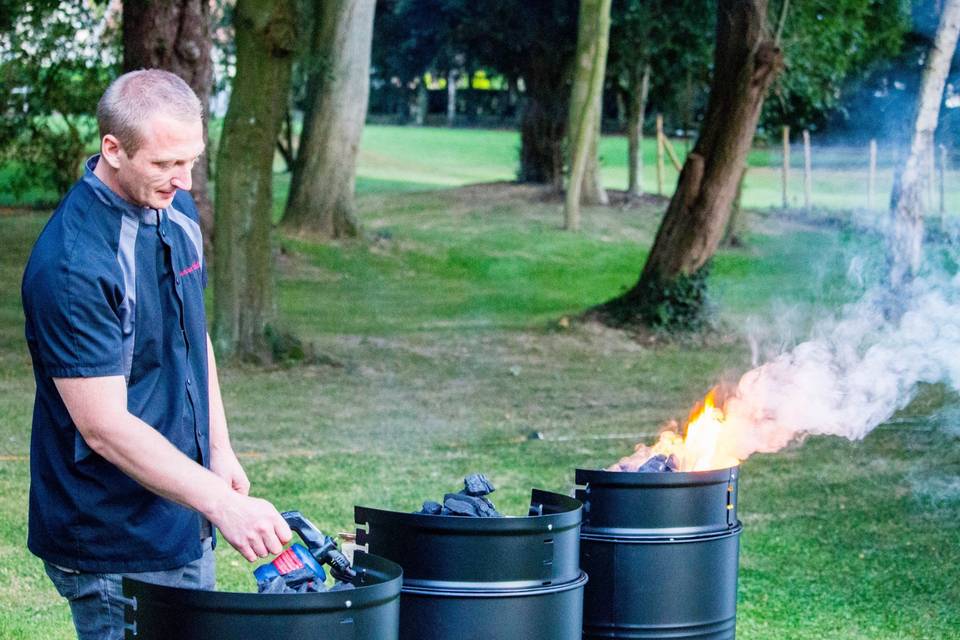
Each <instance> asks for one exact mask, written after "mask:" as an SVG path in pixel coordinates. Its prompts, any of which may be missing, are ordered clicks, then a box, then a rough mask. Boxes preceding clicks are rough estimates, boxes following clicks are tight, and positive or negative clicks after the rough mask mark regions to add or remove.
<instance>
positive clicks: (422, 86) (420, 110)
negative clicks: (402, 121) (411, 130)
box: [413, 75, 430, 127]
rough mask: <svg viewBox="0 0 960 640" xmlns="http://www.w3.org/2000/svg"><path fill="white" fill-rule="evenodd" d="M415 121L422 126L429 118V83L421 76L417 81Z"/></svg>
mask: <svg viewBox="0 0 960 640" xmlns="http://www.w3.org/2000/svg"><path fill="white" fill-rule="evenodd" d="M414 105H415V106H414V117H413V121H414V122H415V123H416V125H417V126H418V127H422V126H423V124H424V122H425V121H426V119H427V111H428V110H429V109H430V94H429V93H428V92H427V85H426V83H424V81H423V76H422V75H421V76H420V82H418V83H417V96H416V102H415V103H414Z"/></svg>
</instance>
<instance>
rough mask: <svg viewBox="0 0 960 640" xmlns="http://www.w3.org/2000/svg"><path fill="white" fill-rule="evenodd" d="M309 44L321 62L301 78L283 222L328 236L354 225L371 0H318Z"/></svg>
mask: <svg viewBox="0 0 960 640" xmlns="http://www.w3.org/2000/svg"><path fill="white" fill-rule="evenodd" d="M321 6H322V7H323V15H321V16H318V18H317V28H316V29H315V30H314V34H313V37H312V38H311V40H312V42H311V45H310V48H311V51H312V52H313V55H314V56H315V57H316V58H317V59H319V60H323V61H324V62H325V64H324V68H323V69H320V70H317V71H314V72H313V73H312V74H311V75H310V78H309V80H308V83H309V84H308V102H309V104H308V107H307V111H306V112H305V113H304V127H303V135H302V137H301V139H300V146H299V151H298V153H297V160H296V163H295V165H294V171H293V179H292V180H291V183H290V197H289V199H288V200H287V209H286V213H285V215H284V218H283V223H284V226H286V227H288V228H290V229H293V230H296V231H312V232H316V233H319V234H321V235H323V236H326V237H328V238H341V237H348V236H349V237H352V236H356V235H357V234H358V233H359V230H360V229H359V225H358V223H357V219H356V213H355V205H354V188H355V185H356V177H357V152H358V151H359V147H360V136H361V135H362V134H363V124H364V120H365V119H366V115H367V99H368V97H369V94H370V47H371V44H372V40H373V13H374V7H375V6H376V2H375V0H330V1H329V2H324V3H321Z"/></svg>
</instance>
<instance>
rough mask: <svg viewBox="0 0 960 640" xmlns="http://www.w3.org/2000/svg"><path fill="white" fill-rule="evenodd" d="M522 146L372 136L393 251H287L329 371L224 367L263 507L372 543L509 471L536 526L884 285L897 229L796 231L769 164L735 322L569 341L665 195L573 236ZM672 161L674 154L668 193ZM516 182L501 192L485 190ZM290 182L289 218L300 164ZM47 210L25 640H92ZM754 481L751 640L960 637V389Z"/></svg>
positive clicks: (344, 247)
mask: <svg viewBox="0 0 960 640" xmlns="http://www.w3.org/2000/svg"><path fill="white" fill-rule="evenodd" d="M517 144H518V139H517V136H516V135H515V134H513V133H508V132H499V131H479V130H453V131H449V130H441V129H413V128H410V129H402V128H395V127H368V128H367V130H366V132H365V138H364V143H363V147H362V153H361V161H360V179H359V181H358V190H359V192H360V193H361V196H360V198H359V206H360V217H361V219H362V221H363V223H364V226H365V229H366V232H367V238H366V239H365V240H363V241H361V242H350V243H334V244H330V245H320V244H315V243H311V242H307V241H305V240H302V239H294V238H288V237H279V238H278V239H277V247H278V270H279V296H278V297H279V308H280V311H281V316H282V318H283V321H284V323H285V325H286V326H287V327H289V328H291V329H293V330H295V331H296V332H297V333H299V334H300V335H301V336H303V337H305V338H307V339H309V340H311V341H312V342H314V344H315V345H316V346H317V348H318V350H319V351H320V352H321V353H323V354H324V355H325V356H328V358H327V360H328V364H322V365H321V364H318V365H310V366H297V367H292V368H276V369H260V368H249V367H243V366H236V367H226V368H224V370H223V371H222V380H221V383H222V386H223V388H224V392H225V399H226V404H227V409H228V414H229V417H230V424H231V432H232V435H233V441H234V444H235V447H236V448H237V450H238V451H239V452H240V455H241V457H242V460H243V461H244V463H245V465H246V467H247V470H248V473H249V474H250V477H251V479H252V481H253V484H254V488H253V492H254V493H256V494H258V495H261V496H264V497H267V498H269V499H271V500H273V501H275V503H276V504H277V506H278V507H280V508H282V509H300V510H302V511H304V512H305V513H306V514H308V516H309V517H311V518H312V519H313V520H314V521H315V522H316V523H317V524H318V525H320V526H321V527H322V528H324V530H325V531H329V532H338V531H349V530H351V529H352V507H353V505H355V504H365V505H371V506H387V507H391V508H396V509H409V510H414V509H416V508H417V507H418V505H419V503H420V502H421V501H422V500H424V499H437V498H439V497H441V496H442V495H443V493H444V492H446V491H448V490H452V489H455V488H457V487H458V485H459V484H460V482H461V478H462V477H463V476H464V475H466V474H467V473H470V472H473V471H483V472H485V473H486V474H487V475H488V476H489V477H490V478H492V479H493V481H494V483H495V484H496V485H497V486H498V487H499V489H498V491H497V492H496V493H495V494H494V495H493V498H494V501H495V502H496V503H497V505H498V506H499V507H500V508H501V510H503V511H506V512H508V513H513V514H519V513H523V512H524V511H525V504H526V501H527V500H529V490H530V488H531V487H541V488H545V489H551V490H556V491H564V492H566V491H570V490H571V489H572V481H573V470H574V469H575V468H576V467H598V466H606V465H607V464H609V463H611V462H613V461H615V460H616V459H617V458H618V457H619V456H621V455H623V454H625V453H628V452H629V451H631V450H632V445H633V443H635V442H637V441H638V440H642V439H648V438H650V437H652V436H653V435H654V434H656V432H657V431H658V429H659V428H660V426H661V425H662V424H663V423H664V422H665V421H666V420H667V419H670V418H682V417H683V416H684V415H685V414H686V412H687V410H688V409H689V407H690V406H691V405H692V404H693V403H694V402H695V401H696V400H697V399H698V398H699V397H700V396H701V395H702V394H703V393H704V392H705V391H706V390H707V389H708V388H709V387H710V386H712V385H713V384H714V383H715V382H717V381H718V380H720V379H723V378H730V377H734V378H735V377H736V376H738V375H739V374H740V373H742V372H743V371H745V370H746V369H748V368H750V366H751V349H750V346H749V343H748V341H747V340H746V335H747V334H748V333H750V334H751V335H752V336H754V337H755V338H757V339H758V340H759V341H760V345H761V347H763V346H766V347H773V346H774V345H776V344H777V343H778V341H779V340H780V339H782V338H783V337H784V336H785V335H787V334H790V335H792V336H793V338H788V339H787V340H786V342H787V343H788V344H789V342H790V341H791V340H796V339H798V338H802V337H803V336H804V335H806V334H807V332H808V331H809V328H810V326H811V324H812V323H813V322H814V321H815V320H816V319H818V318H821V317H824V316H827V315H830V314H832V313H834V312H836V310H838V309H839V308H840V306H841V305H842V304H843V303H844V302H846V301H849V300H851V299H853V298H854V297H855V296H856V293H857V292H856V291H855V290H854V289H852V288H851V286H850V285H848V283H847V278H846V273H847V267H848V265H849V261H850V259H851V258H852V257H854V256H859V257H860V259H862V260H864V261H865V264H866V272H867V274H868V275H869V274H870V273H871V269H872V268H877V269H879V268H880V266H881V264H882V261H881V260H880V259H879V250H880V247H881V246H882V244H881V242H880V241H879V239H878V238H877V237H875V236H874V235H872V234H871V233H869V232H867V231H864V229H863V228H861V227H859V226H852V225H848V224H845V223H844V220H846V219H847V217H848V215H849V214H848V212H847V210H846V209H840V208H838V209H836V210H835V211H831V212H828V213H829V216H830V222H831V224H821V223H820V222H818V221H816V220H814V221H810V220H807V221H806V222H804V223H801V222H798V221H797V219H796V218H794V217H789V216H781V215H779V214H778V213H777V212H775V211H772V210H769V209H768V207H769V206H770V205H775V204H778V203H779V197H780V196H779V193H780V192H779V182H778V179H779V178H778V177H777V175H776V173H775V172H774V170H773V169H767V170H765V169H757V170H756V171H754V170H751V173H750V174H749V175H750V176H751V178H750V179H751V180H756V181H757V184H758V187H757V189H758V190H757V191H755V192H751V191H748V192H747V193H748V196H747V198H746V202H747V204H748V205H750V206H751V207H753V208H754V212H753V213H751V215H750V216H749V228H750V233H749V235H748V238H747V239H748V243H747V245H746V247H744V248H742V249H738V250H725V251H723V252H721V254H720V255H719V256H718V258H717V260H716V263H715V267H714V271H713V275H712V276H711V281H710V286H711V290H712V292H713V293H714V296H715V301H716V304H717V308H718V318H719V320H718V326H717V328H716V330H715V331H713V332H711V333H710V334H708V335H705V336H700V337H697V338H691V339H690V340H686V341H680V342H676V341H664V340H662V339H659V338H657V337H656V336H631V335H626V334H623V333H620V332H615V331H611V330H608V329H603V328H600V327H597V326H594V325H590V324H587V325H584V324H581V323H578V322H576V321H574V322H572V323H571V326H570V327H569V328H564V327H563V326H562V323H561V322H560V320H561V319H562V318H564V317H568V318H574V319H575V316H576V314H578V313H579V312H581V311H583V310H584V309H586V308H588V307H589V306H591V305H593V304H596V303H598V302H602V301H604V300H606V299H608V298H609V297H610V296H612V295H614V294H616V293H617V292H619V291H621V290H622V289H623V287H626V286H629V285H630V284H632V283H633V281H634V280H635V279H636V276H637V274H638V272H639V269H640V267H641V265H642V263H643V259H644V257H645V252H646V251H647V249H648V248H649V245H650V242H651V240H652V236H653V233H654V232H655V230H656V227H657V224H658V222H659V217H660V215H661V214H662V211H663V208H664V206H665V200H662V199H657V198H652V197H651V198H645V199H644V200H642V201H641V202H640V203H637V204H635V205H632V206H630V207H624V206H614V207H610V208H596V209H588V210H587V211H585V215H584V230H583V232H582V233H580V234H569V233H566V232H563V231H561V230H560V223H561V218H562V213H561V203H560V201H559V200H557V199H556V198H554V197H551V196H549V194H546V193H544V192H543V191H542V190H539V189H537V188H529V187H522V186H517V185H512V184H508V183H502V181H508V180H510V179H511V178H512V176H513V174H514V172H515V168H516V167H515V164H514V163H515V156H516V147H517ZM681 148H682V147H681ZM624 151H625V141H624V140H623V139H619V138H610V139H606V140H605V141H604V146H603V156H604V161H605V165H606V166H607V167H608V169H606V170H605V179H607V181H608V186H615V185H618V184H622V183H623V182H624V180H625V175H624V173H625V171H624V170H623V166H622V161H621V160H618V158H622V156H623V152H624ZM770 153H773V152H769V151H764V150H759V151H757V152H756V153H755V154H754V157H755V162H757V163H760V162H761V161H762V160H763V157H764V155H765V154H770ZM837 154H838V157H839V156H841V155H843V154H842V153H841V152H839V151H838V152H837ZM768 160H769V158H768ZM778 161H779V160H778V159H776V160H772V161H770V162H778ZM863 170H865V167H864V169H863ZM652 171H653V163H652V148H650V149H648V153H647V173H646V176H645V177H646V184H647V185H648V186H653V185H654V184H655V183H654V182H653V172H652ZM857 171H859V170H857ZM674 177H675V174H674V176H673V177H670V179H669V181H668V183H669V184H671V185H672V182H673V180H674ZM822 179H823V183H824V184H825V185H826V184H828V183H829V185H831V186H830V189H831V190H832V191H831V193H832V194H833V195H831V196H828V195H824V197H825V198H828V197H829V198H832V199H831V200H830V201H829V204H831V205H832V206H835V207H850V206H855V205H856V204H857V203H856V202H855V199H856V197H859V196H855V194H857V193H862V188H863V185H864V182H865V181H864V179H863V176H862V175H861V174H860V173H857V172H856V171H853V170H852V169H851V170H849V171H847V170H845V169H843V168H842V167H834V168H832V169H831V170H830V173H829V175H824V176H823V178H822ZM489 181H501V183H500V184H495V185H488V186H464V185H468V184H471V183H475V182H489ZM277 185H278V193H277V202H278V203H280V202H282V198H283V195H284V190H285V187H286V177H285V176H283V175H280V174H278V176H277ZM827 191H828V189H827V187H826V186H825V187H824V193H825V194H826V193H827ZM752 193H755V194H756V195H752ZM765 193H766V194H768V195H763V194H765ZM881 193H884V194H885V193H886V191H881ZM864 198H865V196H864ZM885 198H886V196H885V195H884V196H883V199H884V200H885ZM48 214H49V211H43V210H41V211H30V210H25V209H10V208H8V209H4V210H3V212H2V215H0V239H2V240H0V242H2V251H0V584H2V585H3V586H2V587H0V638H30V639H38V640H39V639H44V640H46V639H59V638H69V637H71V632H72V628H71V626H70V621H69V613H68V610H67V607H66V605H65V604H64V603H63V602H62V601H61V600H60V599H59V598H58V597H57V596H56V594H55V592H54V590H53V588H52V586H51V585H50V584H49V582H48V580H47V579H46V577H45V576H44V575H43V571H42V568H41V564H40V562H39V561H38V560H37V559H36V558H34V557H33V556H31V555H30V554H29V552H27V551H26V549H25V538H26V510H27V506H26V496H27V491H28V481H29V459H28V454H29V431H30V429H29V425H30V412H31V408H32V394H33V378H32V373H31V369H30V363H29V357H28V354H27V351H26V347H25V345H24V342H23V338H22V314H21V311H20V306H19V281H20V276H21V273H22V268H23V265H24V262H25V260H26V256H27V255H28V253H29V249H30V246H31V244H32V242H33V239H34V238H35V237H36V235H37V234H38V233H39V231H40V229H41V228H42V225H43V224H44V222H45V220H46V217H47V216H48ZM878 216H879V214H878ZM861 217H862V215H861ZM838 221H839V222H838ZM948 251H949V248H948ZM563 324H565V323H563ZM329 363H333V364H329ZM810 400H811V402H815V401H816V399H815V398H811V399H810ZM533 432H539V433H540V434H542V436H543V439H529V436H530V434H531V433H533ZM742 478H743V480H742V484H741V487H740V515H741V518H742V519H743V521H744V532H743V537H742V555H741V571H740V590H739V599H740V600H739V615H738V630H739V634H738V637H739V638H742V639H747V640H751V639H752V640H764V639H768V638H777V639H780V638H798V639H808V638H809V639H811V640H812V639H814V638H816V639H818V640H819V639H831V638H832V639H838V640H839V639H851V638H855V639H859V638H862V639H865V640H866V639H869V640H894V639H901V638H929V639H934V638H936V639H941V638H958V637H960V632H958V629H960V609H958V607H957V606H956V603H957V602H958V601H960V583H958V580H960V578H958V574H957V572H956V570H955V567H957V566H958V565H960V527H958V526H957V523H958V522H960V398H957V397H956V395H955V394H952V393H951V392H948V391H947V390H946V389H945V388H942V387H940V386H930V387H925V388H923V389H922V390H921V392H920V394H919V395H918V397H917V399H916V400H915V401H914V402H913V403H912V404H911V405H910V406H909V407H908V408H907V409H906V410H904V411H903V412H901V413H900V414H899V415H897V416H896V417H895V419H893V420H892V421H891V422H890V423H888V424H886V425H883V426H881V427H879V428H878V429H877V430H875V431H874V432H873V433H871V434H870V435H869V436H868V437H867V438H866V439H865V440H863V441H861V442H847V441H845V440H840V439H837V438H810V439H808V440H807V441H806V442H804V443H800V444H796V445H793V446H791V447H789V448H788V449H787V450H785V451H783V452H780V453H778V454H769V455H757V456H754V457H753V458H751V459H749V460H748V461H746V462H745V463H744V465H743V475H742ZM217 555H218V560H219V578H220V586H221V588H224V589H231V590H241V591H251V590H253V589H254V583H253V579H252V576H251V570H252V567H251V566H249V565H247V564H246V563H245V562H244V561H243V560H242V559H241V558H240V557H239V556H238V555H237V554H236V553H234V552H233V551H232V550H230V549H229V548H227V547H226V546H225V545H222V546H221V547H220V548H219V549H218V553H217ZM704 588H710V586H709V585H704Z"/></svg>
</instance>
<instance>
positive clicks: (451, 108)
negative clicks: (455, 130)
mask: <svg viewBox="0 0 960 640" xmlns="http://www.w3.org/2000/svg"><path fill="white" fill-rule="evenodd" d="M459 77H460V74H459V72H457V71H450V72H449V73H447V126H448V127H453V126H455V125H456V124H457V79H458V78H459Z"/></svg>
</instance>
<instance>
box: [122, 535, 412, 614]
mask: <svg viewBox="0 0 960 640" xmlns="http://www.w3.org/2000/svg"><path fill="white" fill-rule="evenodd" d="M353 566H354V568H358V569H364V570H366V571H367V573H368V575H371V576H373V577H375V578H378V579H379V580H378V582H375V583H372V584H366V585H362V586H358V587H355V588H353V589H347V590H343V591H328V592H323V593H262V594H261V593H247V592H239V591H204V590H201V589H185V588H182V587H168V586H164V585H157V584H151V583H149V582H143V581H140V580H136V579H134V578H129V577H126V576H124V578H123V583H122V584H123V594H124V596H126V597H128V598H133V599H134V600H136V599H138V598H142V599H147V600H149V602H150V604H151V606H153V605H163V606H168V607H185V608H187V609H190V610H193V611H218V612H230V613H247V614H252V613H259V614H278V613H319V612H324V611H346V610H356V609H369V608H371V607H375V606H379V605H381V604H384V603H387V602H390V601H391V600H394V599H396V598H398V597H399V596H400V589H401V586H402V584H403V569H401V568H400V565H398V564H397V563H395V562H392V561H390V560H387V559H386V558H382V557H380V556H377V555H373V554H368V553H366V552H365V551H362V550H359V549H358V550H357V551H355V553H354V562H353ZM348 601H349V603H350V604H347V602H348ZM134 609H136V603H134Z"/></svg>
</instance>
